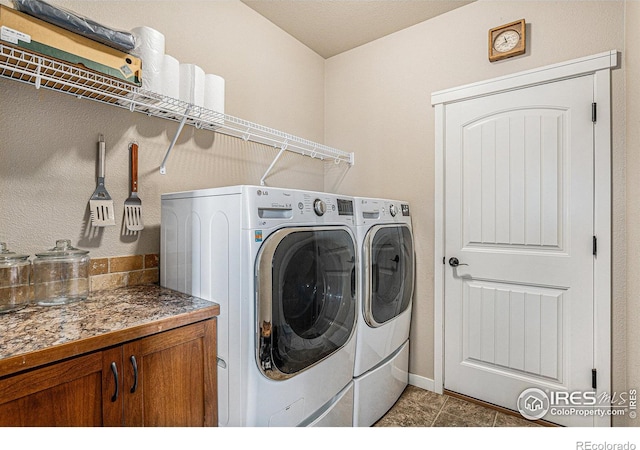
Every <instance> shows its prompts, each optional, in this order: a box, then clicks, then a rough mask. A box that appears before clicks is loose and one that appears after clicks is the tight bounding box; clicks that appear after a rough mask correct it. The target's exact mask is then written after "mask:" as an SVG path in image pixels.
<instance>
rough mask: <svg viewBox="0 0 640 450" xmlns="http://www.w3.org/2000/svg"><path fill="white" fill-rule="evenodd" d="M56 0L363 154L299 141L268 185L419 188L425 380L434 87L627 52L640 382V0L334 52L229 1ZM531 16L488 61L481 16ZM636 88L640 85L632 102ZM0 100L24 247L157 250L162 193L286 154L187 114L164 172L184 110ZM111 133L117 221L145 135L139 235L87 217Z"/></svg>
mask: <svg viewBox="0 0 640 450" xmlns="http://www.w3.org/2000/svg"><path fill="white" fill-rule="evenodd" d="M51 1H52V3H55V4H58V5H62V6H66V7H69V8H72V9H74V10H76V11H77V12H79V13H83V14H86V15H88V16H90V17H91V18H93V19H94V20H97V21H99V22H102V23H105V24H106V25H110V26H113V27H115V28H120V29H124V30H128V29H131V28H132V27H135V26H140V25H147V26H151V27H153V28H156V29H158V30H160V31H161V32H163V33H164V34H165V36H166V38H167V53H169V54H171V55H173V56H175V57H177V58H178V59H179V60H181V61H182V62H190V63H196V64H199V65H201V66H202V67H203V68H204V69H205V71H207V72H210V73H217V74H219V75H222V76H223V77H224V78H225V79H226V88H227V91H226V93H227V95H226V98H227V102H226V112H227V113H228V114H231V115H235V116H238V117H241V118H244V119H247V120H251V121H255V122H258V123H260V124H263V125H266V126H270V127H273V128H276V129H281V130H283V131H286V132H289V133H292V134H296V135H298V136H301V137H304V138H307V139H311V140H314V141H317V142H323V140H324V143H326V144H327V145H331V146H335V147H337V148H341V149H344V150H347V151H354V152H355V153H356V164H355V166H354V167H352V168H350V169H347V168H345V166H344V165H341V166H334V165H332V164H331V163H329V164H326V165H324V164H322V163H320V162H318V161H313V160H311V159H309V158H303V157H300V156H297V155H287V156H286V157H284V158H283V161H282V162H280V163H279V164H278V166H277V167H276V170H275V172H274V173H273V175H272V176H271V177H270V178H269V179H268V180H267V183H268V184H270V185H274V186H286V187H294V188H306V189H323V188H324V189H326V190H328V191H332V192H341V193H345V194H354V195H365V196H379V197H388V198H399V199H406V200H408V201H410V202H411V205H412V211H413V220H414V230H415V235H416V250H417V269H418V277H417V284H416V298H415V306H414V319H413V324H412V325H413V326H412V335H411V338H412V350H411V368H410V370H411V372H412V373H414V374H416V375H418V376H422V377H425V378H433V240H434V236H433V223H434V212H433V196H434V173H435V170H436V168H435V167H434V114H433V109H432V108H431V106H430V94H431V93H432V92H434V91H438V90H441V89H446V88H450V87H454V86H458V85H461V84H466V83H472V82H475V81H479V80H483V79H487V78H493V77H496V76H500V75H504V74H508V73H513V72H517V71H521V70H526V69H530V68H533V67H538V66H542V65H546V64H551V63H555V62H559V61H563V60H567V59H572V58H576V57H581V56H585V55H590V54H594V53H598V52H602V51H607V50H610V49H618V50H621V51H622V50H625V53H623V64H622V69H620V70H615V71H614V72H613V87H612V99H613V105H614V109H613V180H614V185H613V204H614V217H613V229H614V236H613V239H614V267H613V277H614V288H613V330H614V336H613V342H614V348H613V355H614V357H613V373H614V390H618V391H620V390H624V389H626V388H627V387H630V388H631V387H636V388H637V387H639V386H640V344H639V343H640V330H639V327H638V326H637V325H636V322H637V320H636V317H639V316H640V306H639V302H638V301H637V298H638V297H640V276H639V275H638V273H640V226H638V223H640V216H639V213H638V211H639V210H640V208H639V206H640V205H638V200H637V199H638V198H640V192H639V191H640V187H638V183H637V182H636V178H637V177H636V176H635V174H636V173H638V171H640V157H638V153H639V152H638V151H637V147H638V146H640V131H639V130H640V127H639V126H637V125H638V121H639V120H640V108H639V107H638V106H637V105H638V104H639V101H638V100H640V99H639V98H638V97H640V88H638V86H637V83H635V84H634V83H627V85H626V88H625V83H624V79H625V76H624V75H625V73H626V74H628V78H629V79H631V80H635V74H637V73H638V69H639V67H638V64H639V63H638V61H639V60H640V44H638V42H639V39H640V33H639V32H638V29H639V28H640V2H636V1H632V0H628V1H624V2H623V1H602V2H595V1H588V2H550V1H540V2H528V1H518V2H513V1H503V2H490V1H482V0H481V1H479V2H477V3H474V4H471V5H468V6H465V7H463V8H460V9H458V10H454V11H453V12H450V13H448V14H445V15H443V16H440V17H437V18H435V19H432V20H429V21H427V22H424V23H422V24H419V25H416V26H414V27H411V28H409V29H406V30H403V31H401V32H398V33H394V34H393V35H390V36H387V37H385V38H382V39H380V40H378V41H375V42H373V43H370V44H368V45H365V46H362V47H359V48H357V49H355V50H352V51H349V52H346V53H344V54H341V55H338V56H336V57H333V58H331V59H329V60H327V61H324V60H323V59H322V58H320V57H319V56H318V55H317V54H315V53H313V52H312V51H311V50H309V49H308V48H306V47H304V46H303V45H302V44H300V43H299V42H297V41H296V40H295V39H293V38H292V37H290V36H289V35H287V34H286V33H284V32H283V31H282V30H280V29H279V28H277V27H275V26H274V25H273V24H271V23H270V22H268V21H266V20H265V19H264V18H262V17H261V16H259V15H257V14H256V13H255V12H253V11H252V10H250V9H249V8H247V7H246V6H245V5H243V4H242V3H240V2H239V1H235V0H233V1H232V0H229V1H222V0H221V1H200V2H197V1H181V2H172V1H156V2H147V1H130V0H129V1H124V2H118V1H109V2H95V1H63V0H58V1H56V0H51ZM0 3H2V4H9V0H0ZM523 17H524V18H525V19H526V20H527V22H528V23H529V28H528V30H527V31H528V33H529V42H528V50H527V54H526V55H524V56H521V57H517V58H514V59H510V60H507V61H503V62H498V63H493V64H492V63H489V62H488V60H487V55H486V53H487V44H486V32H487V29H489V28H491V27H493V26H496V25H498V24H501V23H505V22H508V21H512V20H516V19H520V18H523ZM567 17H571V18H572V19H571V20H567ZM625 25H626V27H625ZM625 32H626V48H625ZM561 36H568V38H565V39H559V37H561ZM632 75H634V76H632ZM625 89H626V97H627V98H629V99H631V100H630V101H628V102H627V103H626V104H625ZM0 103H1V104H2V106H3V107H2V108H0V137H1V139H0V205H2V208H1V209H0V212H1V214H0V240H1V241H7V242H8V243H9V245H10V247H11V248H12V249H14V250H16V251H20V252H26V253H30V254H33V253H34V252H36V251H39V250H42V249H44V248H48V247H50V246H52V244H53V242H54V241H55V239H56V238H59V237H69V238H71V239H72V240H73V242H74V244H77V245H79V246H81V247H83V248H87V249H89V250H91V254H92V256H96V257H97V256H116V255H126V254H138V253H153V252H157V251H158V249H159V222H160V220H159V213H160V194H161V193H163V192H171V191H176V190H184V189H194V188H202V187H212V186H221V185H229V184H235V183H257V182H258V181H259V180H260V177H261V176H262V174H263V172H264V171H265V170H266V168H267V167H268V165H269V164H270V162H271V159H272V158H273V157H274V156H275V154H276V152H275V150H273V149H267V148H265V147H263V146H259V145H257V144H251V143H244V142H242V141H240V140H238V139H234V138H228V137H225V136H222V135H215V134H213V133H210V132H205V131H197V130H194V129H192V128H186V129H185V131H184V132H183V134H182V135H181V137H180V139H179V140H178V143H177V145H176V147H175V149H174V150H173V152H172V155H171V158H170V159H169V163H168V173H167V175H164V176H162V175H160V174H159V173H158V168H159V165H160V163H161V161H162V158H163V157H164V155H165V151H166V149H167V147H168V144H169V142H170V141H171V139H172V138H173V134H174V132H175V129H176V127H177V125H176V124H175V123H172V122H165V121H162V120H159V119H155V118H148V117H145V116H142V115H140V114H133V113H129V112H128V111H125V110H120V109H116V108H114V107H111V106H106V105H101V104H98V103H93V102H90V101H85V100H77V99H75V98H73V97H71V96H66V95H62V94H57V93H52V92H49V91H46V90H44V89H43V90H39V91H38V90H35V89H34V88H33V87H30V86H25V85H22V84H20V83H16V82H13V81H7V80H0ZM6 105H10V107H7V106H6ZM625 117H626V120H628V123H629V125H630V126H629V127H628V128H625ZM99 133H103V134H104V135H105V137H106V141H107V155H108V160H107V179H106V185H107V188H108V190H109V192H110V193H111V195H112V196H113V197H114V200H115V204H116V211H117V218H118V223H119V224H120V220H121V218H122V209H123V208H122V203H123V201H124V200H125V198H126V197H127V196H128V168H127V164H128V152H127V145H128V143H129V142H130V141H131V140H133V139H135V140H137V141H138V143H139V144H140V176H141V179H140V196H141V197H142V201H143V211H144V218H145V222H146V225H147V227H146V229H145V230H144V231H143V232H142V233H141V234H140V235H139V236H135V237H130V236H125V235H123V233H122V230H121V227H120V226H117V227H115V228H108V229H104V230H99V232H98V233H94V231H95V230H92V229H91V228H90V227H88V211H87V202H88V199H89V196H90V195H91V193H92V192H93V189H94V188H95V165H96V160H95V157H96V144H95V142H96V139H97V136H98V134H99ZM625 138H626V140H627V152H626V153H625ZM627 168H628V171H629V174H630V175H629V177H628V182H627V181H626V178H625V174H626V171H627ZM625 190H626V192H627V193H628V195H627V196H626V197H625ZM627 239H628V242H629V244H628V245H627ZM627 283H628V286H627ZM627 288H628V289H627ZM627 290H628V295H627ZM627 299H629V300H627ZM627 342H628V345H627ZM617 423H618V424H623V423H624V421H618V422H617ZM634 424H637V422H635V423H634Z"/></svg>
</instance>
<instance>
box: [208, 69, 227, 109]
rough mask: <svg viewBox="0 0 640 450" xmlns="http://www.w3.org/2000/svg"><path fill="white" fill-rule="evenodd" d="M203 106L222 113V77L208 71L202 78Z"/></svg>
mask: <svg viewBox="0 0 640 450" xmlns="http://www.w3.org/2000/svg"><path fill="white" fill-rule="evenodd" d="M204 107H205V108H207V109H212V110H213V111H216V112H219V113H222V114H224V78H222V77H221V76H219V75H214V74H211V73H208V74H206V75H205V79H204Z"/></svg>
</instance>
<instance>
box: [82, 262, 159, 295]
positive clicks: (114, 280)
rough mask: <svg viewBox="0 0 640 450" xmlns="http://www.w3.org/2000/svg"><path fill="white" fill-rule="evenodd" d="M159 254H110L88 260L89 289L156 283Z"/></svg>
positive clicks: (97, 289) (157, 279) (99, 289)
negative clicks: (109, 255) (105, 256)
mask: <svg viewBox="0 0 640 450" xmlns="http://www.w3.org/2000/svg"><path fill="white" fill-rule="evenodd" d="M159 260H160V258H159V255H158V254H155V253H154V254H148V255H133V256H112V257H110V258H94V259H91V261H90V262H89V280H90V284H89V289H90V290H91V291H92V292H94V291H102V290H108V289H115V288H119V287H124V286H136V285H140V284H157V283H158V281H159V279H160V276H159V267H158V266H159Z"/></svg>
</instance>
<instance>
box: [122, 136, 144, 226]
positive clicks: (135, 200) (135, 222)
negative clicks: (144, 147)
mask: <svg viewBox="0 0 640 450" xmlns="http://www.w3.org/2000/svg"><path fill="white" fill-rule="evenodd" d="M130 149H131V194H130V195H129V198H128V199H127V200H125V202H124V219H125V225H126V227H127V229H128V230H129V231H140V230H142V229H143V228H144V224H143V223H142V200H140V198H139V197H138V144H136V143H133V144H131V146H130Z"/></svg>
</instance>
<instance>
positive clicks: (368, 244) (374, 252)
mask: <svg viewBox="0 0 640 450" xmlns="http://www.w3.org/2000/svg"><path fill="white" fill-rule="evenodd" d="M364 252H365V254H364V263H365V268H366V269H365V272H366V276H365V289H364V291H363V298H364V301H363V305H364V309H363V311H364V319H365V321H366V322H367V324H368V325H369V326H371V327H379V326H381V325H383V324H384V323H385V322H388V321H389V320H391V319H393V318H394V317H397V316H399V315H400V314H402V313H403V312H404V311H406V309H407V308H408V307H409V305H410V304H411V298H412V297H413V286H414V259H415V256H414V251H413V236H412V234H411V230H410V229H409V227H408V226H406V225H378V226H375V227H373V228H371V230H369V232H368V233H367V236H366V239H365V242H364Z"/></svg>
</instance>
